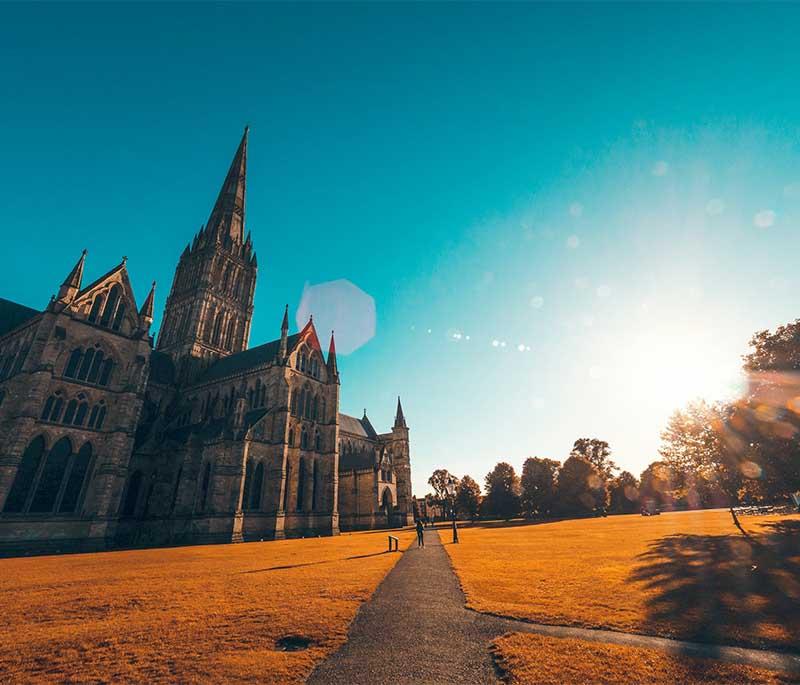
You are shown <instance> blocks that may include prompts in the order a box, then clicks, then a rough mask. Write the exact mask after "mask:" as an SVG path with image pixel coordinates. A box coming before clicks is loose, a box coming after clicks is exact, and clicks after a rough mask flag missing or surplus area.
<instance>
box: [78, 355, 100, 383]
mask: <svg viewBox="0 0 800 685" xmlns="http://www.w3.org/2000/svg"><path fill="white" fill-rule="evenodd" d="M94 355H95V349H94V348H92V347H90V348H89V349H88V350H86V354H84V355H83V361H82V362H81V367H80V369H78V373H77V374H76V375H75V378H77V379H78V380H79V381H85V380H86V377H87V376H88V375H89V369H90V368H91V366H92V362H93V361H94Z"/></svg>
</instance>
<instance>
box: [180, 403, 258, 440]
mask: <svg viewBox="0 0 800 685" xmlns="http://www.w3.org/2000/svg"><path fill="white" fill-rule="evenodd" d="M266 413H267V410H266V409H264V408H258V409H251V410H250V411H248V412H247V413H246V414H245V415H244V427H243V429H244V430H247V429H249V428H250V426H252V425H253V424H254V423H256V422H257V421H258V420H259V419H261V418H263V417H264V415H265V414H266ZM226 430H228V419H227V417H225V416H220V417H217V418H214V419H211V420H210V421H204V422H203V423H196V424H193V425H188V426H180V427H179V428H173V429H172V430H171V431H169V432H168V433H167V437H168V438H169V439H170V440H174V441H175V442H182V443H185V442H187V441H188V440H189V437H190V436H192V435H199V436H200V437H201V438H202V439H203V440H213V439H214V438H219V437H221V436H222V435H223V434H224V433H225V432H226ZM228 433H229V435H230V431H228Z"/></svg>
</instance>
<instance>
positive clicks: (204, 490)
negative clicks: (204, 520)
mask: <svg viewBox="0 0 800 685" xmlns="http://www.w3.org/2000/svg"><path fill="white" fill-rule="evenodd" d="M210 485H211V462H210V461H209V462H207V463H206V468H205V470H204V471H203V481H202V483H201V486H200V511H205V508H206V505H207V504H208V489H209V487H210Z"/></svg>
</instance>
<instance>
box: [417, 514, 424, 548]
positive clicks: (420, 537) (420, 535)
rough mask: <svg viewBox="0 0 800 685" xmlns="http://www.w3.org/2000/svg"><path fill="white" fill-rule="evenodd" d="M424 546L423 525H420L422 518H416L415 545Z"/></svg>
mask: <svg viewBox="0 0 800 685" xmlns="http://www.w3.org/2000/svg"><path fill="white" fill-rule="evenodd" d="M424 546H425V527H424V526H423V525H422V519H417V547H424Z"/></svg>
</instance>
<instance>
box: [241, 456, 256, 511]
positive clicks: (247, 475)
mask: <svg viewBox="0 0 800 685" xmlns="http://www.w3.org/2000/svg"><path fill="white" fill-rule="evenodd" d="M254 466H255V464H254V462H253V460H252V459H248V460H247V464H246V465H245V467H244V492H243V493H242V508H243V509H249V508H250V490H251V488H252V487H253V468H254Z"/></svg>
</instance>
